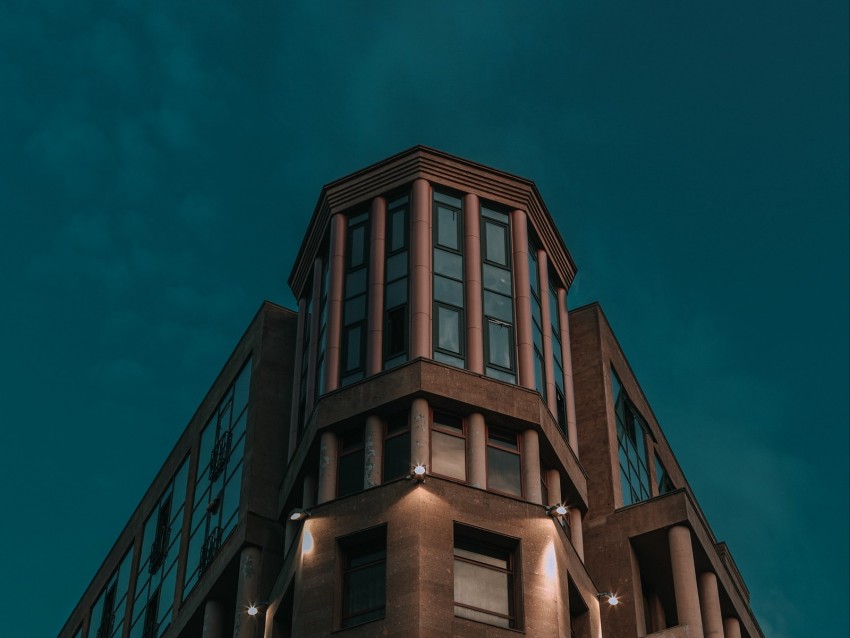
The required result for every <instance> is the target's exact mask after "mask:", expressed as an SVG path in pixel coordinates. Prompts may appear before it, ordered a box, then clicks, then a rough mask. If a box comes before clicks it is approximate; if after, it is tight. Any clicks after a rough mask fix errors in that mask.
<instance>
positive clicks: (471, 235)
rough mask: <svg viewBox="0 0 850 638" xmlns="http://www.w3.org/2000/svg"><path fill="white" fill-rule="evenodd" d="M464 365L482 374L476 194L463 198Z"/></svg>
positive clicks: (481, 304)
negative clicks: (465, 349) (465, 350)
mask: <svg viewBox="0 0 850 638" xmlns="http://www.w3.org/2000/svg"><path fill="white" fill-rule="evenodd" d="M463 220H464V221H463V238H464V243H463V250H464V259H463V264H464V291H465V297H466V298H465V302H466V346H467V355H466V365H467V367H468V368H469V370H471V371H472V372H477V373H478V374H484V308H483V303H482V300H481V294H482V293H481V286H482V283H481V207H480V203H479V201H478V195H473V194H467V195H464V196H463Z"/></svg>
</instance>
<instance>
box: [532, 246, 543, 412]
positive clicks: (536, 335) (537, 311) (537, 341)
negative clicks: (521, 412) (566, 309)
mask: <svg viewBox="0 0 850 638" xmlns="http://www.w3.org/2000/svg"><path fill="white" fill-rule="evenodd" d="M528 279H529V283H530V285H531V337H532V341H533V343H534V387H535V388H537V391H538V392H539V393H540V395H541V396H542V397H543V400H544V401H545V400H546V372H545V370H546V368H545V366H544V364H543V317H542V314H543V311H542V306H541V304H540V268H539V262H538V260H537V246H536V245H535V244H534V242H533V241H529V242H528Z"/></svg>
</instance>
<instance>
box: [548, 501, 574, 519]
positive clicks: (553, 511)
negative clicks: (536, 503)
mask: <svg viewBox="0 0 850 638" xmlns="http://www.w3.org/2000/svg"><path fill="white" fill-rule="evenodd" d="M569 512H570V510H569V508H568V507H567V506H566V505H564V504H562V503H561V504H558V505H550V506H549V507H547V508H546V513H547V514H548V515H549V516H562V517H563V516H566V515H567V514H569Z"/></svg>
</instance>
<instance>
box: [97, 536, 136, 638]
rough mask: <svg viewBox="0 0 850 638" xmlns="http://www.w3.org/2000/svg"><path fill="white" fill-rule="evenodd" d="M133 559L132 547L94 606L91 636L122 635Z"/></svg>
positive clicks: (112, 637) (110, 636) (104, 637)
mask: <svg viewBox="0 0 850 638" xmlns="http://www.w3.org/2000/svg"><path fill="white" fill-rule="evenodd" d="M132 560H133V549H132V548H130V549H129V550H127V553H126V554H125V555H124V558H123V559H122V560H121V564H120V565H119V566H118V569H116V570H115V572H113V574H112V576H110V578H109V581H108V582H107V583H106V587H104V588H103V591H102V592H101V594H100V596H98V598H97V601H95V604H94V606H92V611H91V622H90V626H91V627H92V629H90V630H89V636H94V638H115V637H116V636H121V635H122V633H123V629H124V615H125V614H126V612H127V589H128V587H129V584H130V568H131V562H132Z"/></svg>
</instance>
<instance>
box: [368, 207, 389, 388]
mask: <svg viewBox="0 0 850 638" xmlns="http://www.w3.org/2000/svg"><path fill="white" fill-rule="evenodd" d="M370 221H371V238H372V240H371V245H372V250H371V251H370V254H369V301H368V303H369V317H368V321H369V330H368V333H367V335H366V374H367V375H372V374H377V373H378V372H380V371H381V368H382V365H383V358H382V357H383V345H384V266H385V263H386V262H385V259H384V256H385V251H386V243H385V239H386V228H387V200H385V199H384V198H383V197H376V198H374V199H373V200H372V213H371V215H370Z"/></svg>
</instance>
